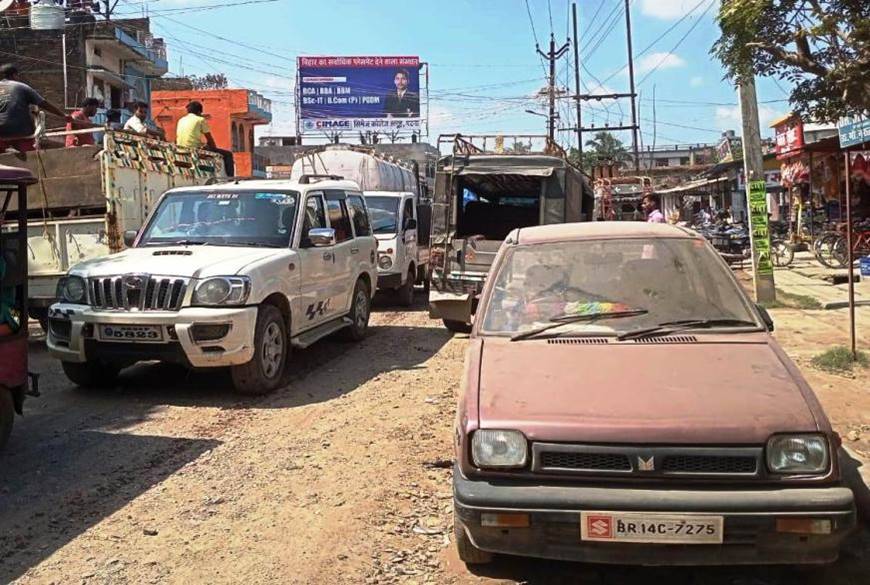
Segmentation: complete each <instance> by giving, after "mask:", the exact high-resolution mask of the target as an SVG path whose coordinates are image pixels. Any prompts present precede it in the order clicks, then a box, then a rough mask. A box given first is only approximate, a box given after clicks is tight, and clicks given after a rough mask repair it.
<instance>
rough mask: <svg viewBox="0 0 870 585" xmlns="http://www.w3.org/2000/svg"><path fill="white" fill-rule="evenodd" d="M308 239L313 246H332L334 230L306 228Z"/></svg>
mask: <svg viewBox="0 0 870 585" xmlns="http://www.w3.org/2000/svg"><path fill="white" fill-rule="evenodd" d="M308 241H310V242H311V245H312V246H314V247H315V248H326V247H328V246H334V245H335V230H334V229H332V228H311V229H310V230H308Z"/></svg>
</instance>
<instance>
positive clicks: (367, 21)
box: [116, 0, 789, 147]
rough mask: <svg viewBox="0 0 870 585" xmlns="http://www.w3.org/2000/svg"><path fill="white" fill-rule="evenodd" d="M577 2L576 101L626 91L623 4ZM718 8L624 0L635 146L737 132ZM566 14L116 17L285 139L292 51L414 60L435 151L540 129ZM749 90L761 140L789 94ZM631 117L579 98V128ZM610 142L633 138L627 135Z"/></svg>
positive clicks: (375, 6)
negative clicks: (244, 97)
mask: <svg viewBox="0 0 870 585" xmlns="http://www.w3.org/2000/svg"><path fill="white" fill-rule="evenodd" d="M577 4H578V15H579V22H580V31H579V34H578V37H579V39H580V62H581V65H582V67H581V84H582V90H583V92H584V93H592V94H595V93H619V92H627V91H628V89H629V80H628V73H627V48H626V37H625V17H624V12H623V6H624V1H623V0H577ZM718 8H719V0H631V2H630V11H631V20H632V29H633V30H632V33H633V35H632V36H633V46H634V54H635V79H636V81H637V84H638V85H637V91H638V93H639V98H638V111H639V114H638V115H639V117H640V123H641V143H642V146H644V147H646V146H651V145H653V144H655V145H656V146H660V145H665V144H692V143H709V142H716V141H717V140H718V138H719V137H720V136H721V132H722V131H723V130H728V129H734V130H737V132H738V134H740V131H739V130H740V116H739V110H738V108H737V105H736V99H737V98H736V91H735V89H734V87H733V86H731V85H730V84H729V83H728V81H727V80H724V79H723V76H724V71H723V70H722V67H721V66H720V64H719V63H718V61H716V59H715V58H714V57H712V56H711V55H710V53H709V51H710V47H711V46H712V45H713V43H714V42H715V40H716V39H717V38H718V36H719V29H718V26H717V24H716V21H715V15H716V13H717V11H718ZM569 10H570V5H569V2H568V1H566V0H549V1H548V0H528V1H526V0H439V1H434V2H433V1H422V0H150V1H147V2H142V1H135V0H120V4H119V6H118V8H117V13H116V17H118V18H121V17H123V16H131V17H132V16H140V15H141V14H142V13H143V11H147V13H148V15H149V16H150V17H151V19H152V20H151V27H152V32H154V34H155V36H162V37H163V38H165V39H166V42H167V45H168V51H169V62H170V74H180V73H184V74H188V75H190V74H194V75H202V74H206V73H216V72H220V73H224V74H226V76H227V77H228V78H229V80H230V85H231V86H232V87H243V88H248V89H254V90H256V91H259V92H260V93H262V94H263V95H265V96H266V97H267V98H269V99H271V100H272V101H273V122H272V124H271V125H269V126H265V127H261V128H260V129H259V130H258V135H259V136H263V135H287V134H294V133H295V114H294V105H293V102H294V84H295V75H296V73H295V71H296V57H297V56H300V55H303V56H304V55H323V56H331V55H336V56H353V55H402V56H404V55H419V56H420V58H421V60H422V61H424V62H426V63H428V64H429V104H428V112H429V141H430V142H433V143H434V142H435V140H436V138H437V136H438V134H441V133H455V132H463V133H498V132H503V133H511V132H513V133H544V132H545V130H546V120H545V118H544V117H540V116H536V115H533V114H529V113H526V110H533V111H537V112H545V111H546V104H545V102H544V100H543V99H542V98H541V97H538V96H536V94H537V93H538V92H539V90H540V89H541V88H542V87H544V86H545V84H546V70H545V66H544V62H543V61H542V59H541V58H540V57H539V56H538V55H537V53H536V51H535V44H536V40H537V42H539V43H540V45H541V47H542V48H545V45H547V44H548V43H549V39H550V34H551V31H552V34H553V35H554V36H555V38H556V42H557V44H562V43H564V42H565V41H566V39H567V37H568V36H570V28H569V23H570V21H569V15H570V12H569ZM573 67H574V63H573V56H572V54H571V51H569V52H568V53H567V55H566V57H564V58H563V59H562V60H560V61H559V63H558V66H557V75H556V77H557V84H558V85H559V86H560V87H565V88H566V93H568V94H573V93H574V91H575V89H574V88H575V86H574V74H573V71H574V69H573ZM757 88H758V99H759V112H760V117H761V126H762V128H761V129H762V134H763V135H765V136H770V135H771V134H772V132H771V130H770V129H769V128H768V126H769V123H770V121H771V120H773V119H775V118H777V117H779V116H781V115H782V114H784V113H786V112H787V111H788V103H787V99H786V98H787V91H788V89H789V86H788V85H787V83H786V82H783V81H775V80H771V79H758V80H757ZM653 98H655V99H653ZM558 102H559V112H560V120H559V126H560V127H562V128H571V127H574V126H576V114H575V108H574V104H573V101H571V100H570V99H560V100H558ZM425 111H426V108H425V107H424V112H425ZM630 112H631V109H630V102H629V101H628V100H622V101H618V102H617V101H613V100H602V101H600V102H599V101H594V102H586V103H584V105H583V110H582V117H583V124H584V126H589V125H592V124H594V125H595V126H596V127H601V126H604V125H605V124H610V125H620V124H628V123H630V115H631V114H630ZM653 121H655V124H654V123H653ZM617 135H618V136H619V137H620V138H621V139H622V140H624V141H625V142H626V143H628V142H630V136H629V134H628V133H627V132H622V133H617ZM558 138H559V141H560V142H561V143H562V144H563V145H565V146H571V145H573V144H574V141H575V140H576V135H575V134H574V133H573V132H571V131H569V130H560V131H559V132H558ZM590 138H591V136H590ZM584 139H585V136H584Z"/></svg>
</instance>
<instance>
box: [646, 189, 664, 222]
mask: <svg viewBox="0 0 870 585" xmlns="http://www.w3.org/2000/svg"><path fill="white" fill-rule="evenodd" d="M641 206H642V207H643V211H644V213H646V221H647V223H665V216H664V214H662V212H661V211H659V196H658V195H656V194H655V193H648V194H646V195H644V196H643V201H642V202H641Z"/></svg>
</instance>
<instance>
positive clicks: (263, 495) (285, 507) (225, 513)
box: [0, 301, 870, 585]
mask: <svg viewBox="0 0 870 585" xmlns="http://www.w3.org/2000/svg"><path fill="white" fill-rule="evenodd" d="M377 310H378V312H377V313H375V315H373V319H372V328H371V334H370V336H369V337H368V338H367V339H366V340H365V341H364V342H363V343H362V344H359V345H352V344H351V345H348V344H345V343H340V342H333V341H327V342H324V343H320V344H317V345H315V346H314V347H312V348H309V349H308V350H305V351H298V352H295V353H294V354H293V356H292V361H293V374H292V379H291V383H290V385H289V387H288V388H286V389H284V390H281V391H279V392H277V393H275V394H274V395H272V396H268V397H264V398H258V399H246V398H239V397H238V396H236V395H235V394H234V393H233V392H232V390H231V387H230V381H229V378H228V376H227V375H225V374H222V373H216V374H199V373H197V374H190V373H188V372H186V371H184V370H182V369H179V368H175V367H169V366H164V365H156V364H154V365H141V366H137V367H136V368H133V369H131V370H128V371H127V372H125V374H124V376H123V379H122V383H121V385H120V386H119V387H118V388H116V389H113V390H110V391H99V392H94V391H81V390H76V389H74V388H73V387H72V385H71V384H70V383H69V382H68V381H67V380H66V378H65V377H64V376H63V374H62V372H61V371H60V368H59V367H58V364H57V363H56V362H54V361H53V360H51V359H50V358H49V356H48V355H47V354H46V353H45V351H44V350H43V349H42V344H41V342H40V341H39V340H38V339H35V340H34V341H33V343H32V352H31V360H32V369H34V370H37V371H40V372H42V390H43V396H42V397H41V398H36V399H31V400H30V401H29V402H28V404H27V416H26V417H25V418H23V419H19V420H18V421H17V425H16V428H15V431H14V433H13V438H12V440H11V442H10V444H9V446H8V450H7V452H6V453H5V454H3V455H0V583H6V582H14V583H21V584H31V583H46V584H48V583H55V584H61V583H63V584H66V583H83V584H99V583H112V584H117V583H122V584H123V583H130V584H140V583H206V582H207V583H306V584H308V583H313V584H320V583H324V584H325V583H329V584H332V583H418V584H419V583H439V584H440V583H520V582H521V583H583V584H584V585H585V584H598V583H602V584H605V583H607V584H609V583H614V584H615V583H620V584H643V585H649V584H650V583H663V582H668V583H678V584H679V583H692V584H708V583H709V584H722V585H725V584H729V585H738V584H739V585H766V584H771V585H773V584H782V585H785V584H794V583H819V584H821V583H824V584H825V585H840V584H842V585H845V584H847V583H848V584H850V585H851V584H857V583H862V582H865V583H866V582H867V581H862V579H866V578H867V575H868V574H870V553H868V550H870V538H868V536H867V533H866V532H864V533H862V534H860V535H859V536H858V537H857V538H856V540H855V541H854V542H853V543H852V544H850V546H849V547H848V548H847V550H846V552H845V553H844V555H843V557H842V559H841V561H840V562H839V563H838V564H837V565H834V566H832V567H827V568H823V569H818V570H814V571H797V570H794V569H791V568H784V569H776V568H751V569H742V570H737V569H704V570H698V569H644V568H632V567H594V566H589V565H578V564H572V563H553V562H546V561H533V560H525V559H507V558H505V559H498V560H497V562H496V563H494V564H493V565H492V566H489V567H486V568H485V569H475V572H469V571H468V569H466V568H465V566H464V565H463V564H462V563H460V562H459V560H458V559H457V557H456V554H455V552H454V551H453V548H452V546H451V539H452V535H451V527H452V517H451V493H450V473H451V471H450V467H451V458H452V452H451V448H450V443H451V441H450V437H451V428H452V424H453V412H454V404H455V399H456V394H457V392H458V387H457V384H458V380H459V376H460V373H461V370H462V359H463V354H464V351H465V346H466V343H467V340H466V338H464V337H463V336H457V337H452V336H451V335H450V334H449V333H448V332H447V331H445V330H444V329H443V328H441V327H440V323H437V322H433V321H430V320H429V319H428V316H427V314H426V312H425V310H424V307H423V305H422V303H421V304H419V305H418V306H417V307H416V309H415V310H414V311H410V312H398V311H395V310H393V309H392V308H391V307H390V306H389V304H388V303H386V302H384V301H382V302H380V303H379V308H378V309H377Z"/></svg>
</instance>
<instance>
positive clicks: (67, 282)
mask: <svg viewBox="0 0 870 585" xmlns="http://www.w3.org/2000/svg"><path fill="white" fill-rule="evenodd" d="M85 290H86V289H85V279H84V278H82V277H81V276H72V275H70V276H64V277H63V278H61V279H60V280H59V281H58V283H57V298H59V299H61V300H62V301H64V302H67V303H74V304H77V305H83V304H85V302H86V301H87V300H86V296H87V295H86V294H85Z"/></svg>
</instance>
